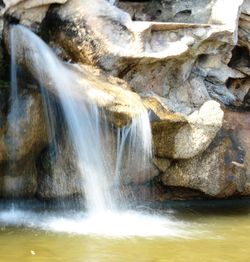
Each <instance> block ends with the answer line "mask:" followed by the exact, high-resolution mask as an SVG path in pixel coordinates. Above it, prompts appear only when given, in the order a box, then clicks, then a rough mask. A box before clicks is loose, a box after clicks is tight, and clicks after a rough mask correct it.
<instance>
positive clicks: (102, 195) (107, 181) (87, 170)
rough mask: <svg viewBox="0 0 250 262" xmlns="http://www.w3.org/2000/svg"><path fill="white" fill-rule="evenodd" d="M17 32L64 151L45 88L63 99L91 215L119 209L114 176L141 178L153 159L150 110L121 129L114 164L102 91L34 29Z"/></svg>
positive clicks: (110, 133) (53, 135)
mask: <svg viewBox="0 0 250 262" xmlns="http://www.w3.org/2000/svg"><path fill="white" fill-rule="evenodd" d="M13 30H15V37H16V38H17V37H19V38H20V39H15V41H19V48H20V49H24V54H22V56H21V57H19V59H20V58H21V59H24V58H25V63H31V66H30V67H29V68H32V70H33V72H31V73H32V74H33V75H34V76H35V77H36V78H38V79H37V80H38V81H39V82H40V86H41V87H42V90H43V92H42V94H43V96H44V98H43V100H44V104H45V106H46V107H47V109H46V110H45V115H46V116H47V118H48V120H47V122H48V125H49V126H50V128H49V131H50V132H49V133H50V135H51V136H52V138H51V141H54V143H56V145H55V148H57V147H58V145H57V143H58V142H57V141H56V140H55V139H54V138H53V137H55V136H56V135H55V133H56V131H55V126H54V121H55V119H53V116H52V113H51V109H50V104H49V103H48V102H47V100H48V98H47V94H46V91H45V92H44V89H43V87H45V88H46V85H51V86H50V89H51V90H54V93H55V95H56V96H57V98H58V99H59V101H60V104H61V106H62V110H63V114H64V118H65V121H66V122H67V126H68V129H69V135H70V139H71V141H72V143H73V148H74V151H75V157H76V162H77V166H78V172H79V173H80V174H81V176H80V178H79V185H81V188H84V190H83V191H84V193H85V197H86V202H87V208H88V211H89V212H90V213H102V212H105V211H106V210H115V209H116V197H115V196H114V195H112V192H111V190H110V188H111V186H112V183H113V181H111V180H113V179H112V178H113V176H114V175H115V181H116V182H118V183H119V181H120V174H121V173H122V172H121V170H124V171H125V172H126V173H127V174H125V176H126V175H128V174H129V175H141V173H143V172H144V170H143V169H145V166H147V165H148V163H149V161H150V158H151V154H152V152H151V130H150V123H149V119H148V115H147V111H146V109H145V108H143V110H141V114H140V115H139V116H138V115H137V116H135V118H134V119H133V120H132V123H131V125H129V126H127V127H124V128H122V129H118V132H117V133H118V136H117V157H115V161H114V162H116V163H112V160H111V158H110V155H113V152H112V151H113V149H112V148H111V146H110V143H109V141H110V140H111V136H112V132H110V130H112V128H111V127H110V124H109V123H108V121H107V120H106V119H107V118H106V117H105V112H104V110H102V109H100V108H99V107H98V106H97V104H96V103H95V102H94V100H93V99H92V98H91V96H90V93H98V94H99V93H100V90H97V89H95V86H94V84H90V83H88V82H87V81H84V79H81V81H79V77H78V75H76V73H75V72H74V71H73V70H70V69H68V67H67V66H65V64H63V63H62V62H61V61H60V60H59V59H58V58H57V57H56V55H55V54H54V53H53V52H52V51H51V49H50V48H49V47H48V46H47V45H46V44H45V43H44V42H43V41H42V40H41V39H40V38H39V37H37V36H36V35H35V34H33V33H32V32H31V31H29V30H28V29H26V28H24V27H22V26H15V27H14V29H13ZM20 43H21V44H23V46H22V45H21V44H20ZM19 51H20V50H19ZM16 52H18V51H17V50H16ZM14 56H15V54H14ZM19 62H20V61H19ZM20 63H22V61H21V62H20ZM91 83H92V82H91ZM47 87H48V86H47ZM80 93H81V94H82V95H79V94H80Z"/></svg>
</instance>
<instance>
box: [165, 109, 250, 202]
mask: <svg viewBox="0 0 250 262" xmlns="http://www.w3.org/2000/svg"><path fill="white" fill-rule="evenodd" d="M249 120H250V115H249V113H237V112H230V111H226V112H225V120H224V124H223V129H222V130H221V131H220V132H219V134H218V135H217V137H216V139H215V140H214V142H213V143H212V144H211V145H210V146H209V148H208V149H207V150H206V151H205V152H203V153H202V154H200V155H198V156H196V157H194V158H192V159H188V160H179V161H176V162H175V163H174V164H173V165H172V166H171V167H170V168H169V169H167V171H166V172H165V174H164V175H163V177H162V181H163V183H164V184H165V185H167V186H177V187H185V188H191V189H197V190H200V191H202V192H204V193H205V194H207V195H210V196H214V197H229V196H232V195H239V194H241V195H245V194H247V195H248V194H249V192H250V191H249V174H250V165H249V163H250V161H249V160H250V158H249V152H250V147H249V146H250V143H249V138H248V133H249V126H250V125H249V123H250V122H249Z"/></svg>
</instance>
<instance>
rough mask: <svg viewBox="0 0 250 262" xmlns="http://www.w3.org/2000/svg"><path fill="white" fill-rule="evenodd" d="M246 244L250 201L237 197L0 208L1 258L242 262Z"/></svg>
mask: <svg viewBox="0 0 250 262" xmlns="http://www.w3.org/2000/svg"><path fill="white" fill-rule="evenodd" d="M152 213H154V215H153V216H152ZM156 213H157V214H156ZM249 246H250V205H249V203H247V204H245V203H244V202H243V204H242V202H240V201H239V202H237V201H236V202H234V203H232V202H226V204H223V203H220V204H219V205H214V204H212V205H210V204H208V205H205V206H203V205H199V206H196V205H191V206H183V207H181V208H180V207H178V208H175V207H171V208H165V210H164V211H162V210H161V211H154V212H152V210H150V211H148V212H145V211H143V212H142V211H139V212H135V211H126V212H123V213H122V214H121V213H119V214H118V213H117V214H113V213H112V214H99V215H98V216H93V217H87V216H86V215H85V214H84V213H82V212H75V211H69V212H63V213H62V212H61V213H60V212H58V211H56V212H55V211H50V212H48V211H44V210H32V211H30V210H27V209H21V208H8V209H6V208H3V207H1V211H0V261H1V262H2V261H21V262H22V261H25V262H26V261H87V262H92V261H98V262H99V261H111V262H113V261H115V262H117V261H136V262H140V261H150V262H153V261H209V262H211V261H227V262H228V261H241V262H242V261H250V248H249Z"/></svg>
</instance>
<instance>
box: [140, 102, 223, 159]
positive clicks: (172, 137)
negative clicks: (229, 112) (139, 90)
mask: <svg viewBox="0 0 250 262" xmlns="http://www.w3.org/2000/svg"><path fill="white" fill-rule="evenodd" d="M144 103H145V105H146V106H147V107H148V109H150V110H151V114H153V115H154V116H152V134H153V141H154V152H155V155H156V156H158V157H166V158H174V159H188V158H192V157H194V156H196V155H198V154H200V153H201V152H203V151H205V150H206V149H207V147H208V146H209V145H210V143H211V142H212V141H213V139H214V138H215V136H216V134H217V132H218V131H219V130H220V128H221V126H222V121H223V111H222V110H221V109H220V105H219V103H217V102H215V101H212V100H211V101H207V102H205V103H204V105H203V106H202V107H201V108H200V109H199V110H197V111H195V112H193V113H192V114H191V115H189V116H187V117H185V116H183V115H181V114H177V113H173V112H171V111H169V110H168V109H167V108H166V107H165V106H164V105H163V104H162V103H161V102H160V101H159V100H158V99H157V98H155V97H149V98H147V99H145V100H144Z"/></svg>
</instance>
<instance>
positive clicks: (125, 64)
mask: <svg viewBox="0 0 250 262" xmlns="http://www.w3.org/2000/svg"><path fill="white" fill-rule="evenodd" d="M249 6H250V2H249V1H248V0H245V1H243V0H229V1H228V2H227V3H225V1H223V0H216V1H211V0H205V1H200V0H198V1H194V0H188V1H177V0H169V1H166V0H161V1H138V2H136V1H116V3H115V5H111V4H110V3H109V2H108V1H105V0H94V1H93V0H92V1H90V0H85V1H81V0H54V1H53V0H46V1H33V0H27V1H18V0H13V1H7V0H3V1H0V32H1V37H0V41H1V47H0V53H1V54H0V60H1V62H0V69H2V68H3V70H1V74H0V78H1V79H3V80H0V102H1V103H0V167H2V168H1V170H2V171H1V174H0V184H1V185H5V186H3V187H0V195H1V196H2V197H10V196H11V194H12V193H11V192H12V191H13V190H14V191H16V192H17V193H16V197H18V196H33V195H35V194H36V195H38V196H39V197H40V198H55V197H57V196H63V197H64V196H70V195H74V194H79V193H82V192H80V191H81V189H80V187H79V184H77V180H78V176H77V172H76V169H75V167H74V164H73V162H74V161H71V160H70V159H66V158H64V157H63V156H62V155H60V156H58V157H57V158H54V159H53V161H52V160H48V154H50V153H49V150H48V148H49V142H48V138H47V130H46V124H45V120H44V116H43V109H42V101H41V97H40V95H39V94H38V92H39V91H38V89H37V87H36V88H35V89H33V90H32V91H31V90H30V89H29V87H28V91H27V87H23V95H22V99H21V100H20V105H19V106H20V111H19V113H18V118H13V120H12V121H11V118H12V113H11V110H10V102H8V97H9V84H8V79H7V78H8V77H6V73H4V74H2V72H5V71H6V72H7V70H6V69H4V68H7V67H8V62H7V61H8V55H7V50H9V43H8V40H7V39H8V35H9V26H10V25H11V24H13V23H20V24H22V25H25V26H27V27H29V28H31V29H32V30H33V31H35V32H37V33H39V34H40V35H41V36H42V37H43V39H44V40H45V41H46V42H47V43H48V44H50V45H51V47H52V48H53V49H54V51H55V52H56V53H57V54H58V55H59V56H60V57H61V58H62V59H64V60H65V61H67V62H69V63H78V66H72V70H75V71H76V72H77V73H76V75H77V76H78V77H79V79H80V78H82V79H86V81H87V82H88V83H87V84H89V85H93V84H95V85H96V83H97V87H98V89H99V90H100V92H99V93H98V94H95V95H93V94H92V95H93V96H92V98H93V99H94V100H96V101H97V103H99V106H100V107H102V108H103V109H104V110H105V113H107V112H108V114H107V116H108V117H107V118H108V121H109V122H110V123H111V124H113V125H114V126H115V127H114V129H116V128H119V127H122V126H126V125H127V124H128V123H130V122H131V120H132V119H133V117H134V116H135V115H137V113H138V112H140V111H141V110H144V109H145V108H147V110H148V111H149V112H150V118H151V126H152V134H153V140H154V154H155V156H154V159H153V161H152V163H149V165H148V166H147V167H145V170H146V169H147V172H146V175H145V174H144V175H143V176H140V174H133V173H131V172H130V171H128V170H125V169H124V170H123V173H124V176H123V183H124V185H126V187H127V188H129V187H131V188H134V187H136V185H138V184H140V186H139V187H138V190H137V192H136V194H137V193H138V195H140V194H143V192H144V191H147V190H149V191H151V193H152V192H154V195H156V196H154V197H153V195H152V194H151V195H150V197H151V198H152V199H157V200H164V199H168V198H170V199H171V198H172V199H178V198H180V199H182V198H184V199H185V198H189V197H191V198H192V197H201V198H202V197H207V196H208V197H219V198H227V197H231V196H249V195H250V178H249V177H250V169H249V168H250V167H249V165H250V142H249V139H248V134H249V129H250V122H249V117H250V116H249V113H248V111H249V108H250V80H249V79H250V78H249V72H250V69H249V66H250V64H249V57H250V55H249V51H250V40H249V25H250V19H249V15H250V11H249V10H250V9H249ZM225 13H227V15H225ZM3 39H4V40H5V41H3ZM20 58H21V60H22V62H23V61H24V58H23V54H21V55H20ZM26 62H27V61H26ZM82 64H84V65H82ZM69 67H71V65H70V66H69ZM25 68H26V70H27V71H29V72H30V73H31V75H33V78H37V76H36V72H34V70H33V69H32V68H33V66H32V64H28V63H26V67H25ZM47 80H48V81H47V83H46V82H45V83H44V85H45V86H46V85H47V86H48V89H49V90H50V91H52V93H53V87H51V85H50V84H48V83H49V82H50V81H49V79H47ZM6 83H7V84H6ZM136 93H137V94H136ZM105 97H109V98H111V99H110V100H106V103H104V102H103V101H104V100H105V99H104V98H105ZM77 99H79V97H78V98H77ZM214 100H215V101H216V102H215V101H214ZM107 101H108V102H107ZM220 106H221V108H223V111H224V114H223V111H222V109H221V108H220ZM17 123H19V124H20V125H19V126H20V130H19V131H20V135H21V139H18V141H17V140H12V141H10V139H9V137H13V134H15V132H17V130H15V126H16V124H17ZM11 134H12V135H11ZM111 143H112V145H113V147H114V148H115V146H116V141H115V140H114V139H112V141H111ZM46 148H47V149H46ZM69 150H70V146H68V145H67V144H66V143H62V145H61V152H67V151H69ZM11 152H15V155H16V157H15V158H16V160H17V165H16V166H12V167H9V166H8V165H7V162H8V161H9V160H10V158H11V157H10V155H11ZM65 154H66V153H65ZM112 154H113V153H112ZM11 160H13V159H11ZM50 161H51V163H50ZM46 163H47V164H48V166H49V167H50V168H49V167H48V166H47V164H46ZM51 164H53V169H54V170H53V172H52V170H51V167H52V165H51ZM19 169H20V170H22V171H21V172H17V171H15V170H19ZM13 170H14V171H13ZM62 170H63V172H62ZM13 173H18V175H17V174H14V175H13ZM11 174H12V175H11ZM73 174H75V176H74V175H73ZM1 181H2V182H1ZM155 181H157V183H156V182H155ZM60 183H61V185H63V186H62V188H63V190H62V191H61V193H59V189H57V185H59V184H60ZM132 191H133V190H132ZM135 191H136V190H135ZM124 192H126V190H125V189H124ZM127 192H128V193H127V194H128V195H129V194H130V193H129V190H127ZM144 193H145V194H146V192H144ZM60 194H61V195H60ZM124 194H126V193H124ZM178 194H179V197H178Z"/></svg>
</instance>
